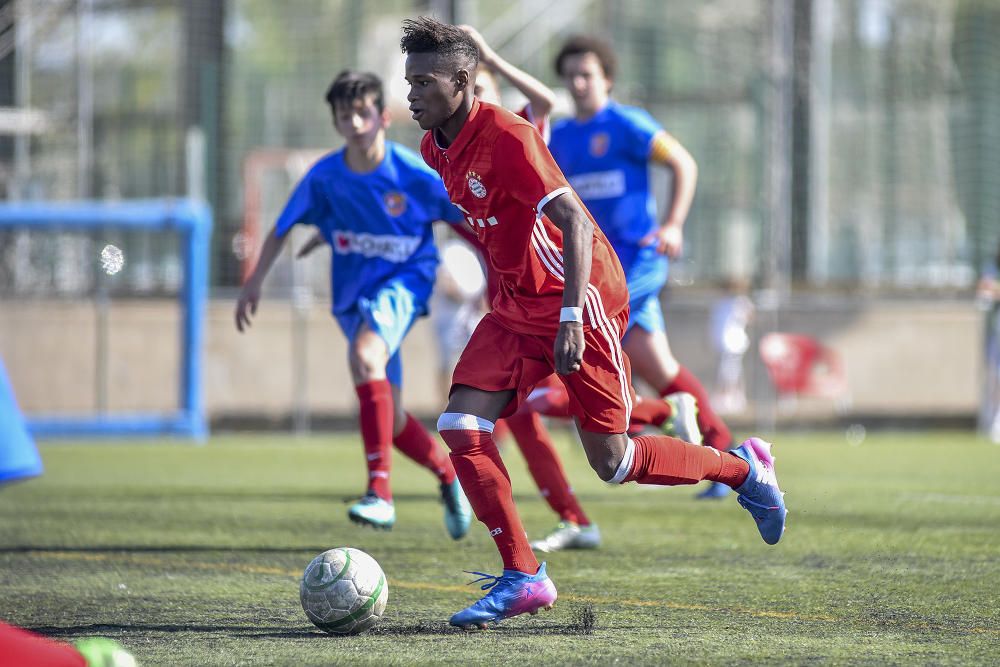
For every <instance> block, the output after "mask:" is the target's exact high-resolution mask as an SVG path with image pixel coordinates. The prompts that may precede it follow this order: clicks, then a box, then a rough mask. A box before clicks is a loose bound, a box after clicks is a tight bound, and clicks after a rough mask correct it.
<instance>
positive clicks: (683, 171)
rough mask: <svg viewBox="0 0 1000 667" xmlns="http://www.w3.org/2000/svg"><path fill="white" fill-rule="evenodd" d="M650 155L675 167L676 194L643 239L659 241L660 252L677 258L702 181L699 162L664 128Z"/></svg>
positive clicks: (650, 242)
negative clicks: (657, 223)
mask: <svg viewBox="0 0 1000 667" xmlns="http://www.w3.org/2000/svg"><path fill="white" fill-rule="evenodd" d="M649 159H650V161H651V162H654V163H655V164H659V165H663V166H665V167H667V168H668V169H670V170H672V171H673V173H674V196H673V200H672V201H671V202H670V206H668V207H667V211H666V215H665V216H664V219H663V222H662V224H661V225H660V227H659V228H658V229H657V230H656V231H654V232H653V233H651V234H650V235H649V236H647V237H646V238H645V239H643V243H644V244H646V245H652V244H656V250H657V252H659V253H660V254H665V255H667V256H668V257H670V258H676V257H678V256H680V254H681V251H682V250H683V248H684V221H685V220H687V216H688V212H689V211H690V210H691V203H692V202H693V201H694V193H695V189H696V188H697V185H698V163H697V162H695V160H694V157H692V156H691V153H689V152H688V150H687V149H686V148H684V146H683V145H682V144H681V143H680V142H679V141H677V139H675V138H674V137H673V136H671V135H670V134H669V133H668V132H666V131H663V130H661V131H660V132H657V133H656V136H654V137H653V140H652V142H651V143H650V150H649Z"/></svg>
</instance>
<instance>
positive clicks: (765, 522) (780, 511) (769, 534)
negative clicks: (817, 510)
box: [733, 438, 788, 544]
mask: <svg viewBox="0 0 1000 667" xmlns="http://www.w3.org/2000/svg"><path fill="white" fill-rule="evenodd" d="M733 454H735V455H736V456H738V457H740V458H741V459H743V460H744V461H746V462H747V463H749V464H750V474H749V475H747V478H746V481H745V482H743V484H741V485H740V486H739V487H738V488H737V489H736V493H738V494H739V496H738V497H737V498H736V500H737V502H739V504H740V505H742V506H743V508H744V509H746V510H747V511H748V512H750V515H751V516H752V517H753V520H754V521H756V522H757V530H759V531H760V536H761V537H762V538H764V541H765V542H767V543H768V544H777V543H778V540H780V539H781V534H782V533H784V532H785V516H786V515H787V514H788V510H786V509H785V499H784V495H785V494H784V493H782V492H781V489H779V488H778V478H777V477H775V475H774V457H773V456H771V443H769V442H764V441H763V440H761V439H760V438H750V439H749V440H747V441H746V442H744V443H743V444H742V445H740V446H739V447H737V448H736V449H734V450H733Z"/></svg>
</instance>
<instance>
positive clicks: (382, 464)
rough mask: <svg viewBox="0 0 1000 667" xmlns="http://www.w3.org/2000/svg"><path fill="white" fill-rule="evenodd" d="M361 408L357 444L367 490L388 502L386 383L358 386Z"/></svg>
mask: <svg viewBox="0 0 1000 667" xmlns="http://www.w3.org/2000/svg"><path fill="white" fill-rule="evenodd" d="M354 390H355V391H356V392H357V393H358V402H359V403H360V405H361V415H360V418H361V440H362V441H363V442H364V443H365V458H366V459H367V460H368V490H369V491H372V492H374V493H375V495H377V496H378V497H379V498H382V499H383V500H392V488H391V487H390V486H389V470H390V469H391V468H392V460H391V458H390V456H391V453H390V450H391V447H392V413H393V405H392V386H391V385H390V384H389V381H388V380H372V381H371V382H366V383H364V384H359V385H358V386H357V387H355V388H354Z"/></svg>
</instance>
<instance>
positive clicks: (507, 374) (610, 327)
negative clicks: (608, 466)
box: [452, 308, 635, 433]
mask: <svg viewBox="0 0 1000 667" xmlns="http://www.w3.org/2000/svg"><path fill="white" fill-rule="evenodd" d="M627 324H628V309H627V308H626V309H625V310H624V311H622V312H621V313H619V314H618V315H617V316H615V317H612V318H609V319H608V320H607V321H605V323H604V326H602V327H600V328H598V327H594V328H592V329H591V330H590V331H587V332H585V333H584V341H585V343H586V348H585V349H584V351H583V363H582V364H581V367H580V370H578V371H577V372H575V373H570V374H569V375H557V376H556V377H558V378H559V380H560V381H562V383H563V385H565V386H566V391H567V393H568V394H569V409H570V412H571V413H572V414H573V416H574V417H576V418H577V419H578V420H579V421H580V427H581V428H582V429H583V430H585V431H590V432H592V433H624V432H625V431H626V430H627V429H628V424H629V417H630V416H631V413H632V404H633V403H634V402H635V393H634V391H633V390H632V369H631V366H630V365H629V361H628V357H627V356H625V353H624V352H622V346H621V336H622V333H623V332H624V331H625V326H626V325H627ZM554 345H555V339H554V338H550V337H545V336H534V335H530V334H522V333H516V332H514V331H511V330H510V329H507V328H505V327H503V326H501V325H500V324H499V323H498V322H497V321H496V318H495V317H493V314H492V313H489V314H487V315H486V317H484V318H483V319H482V321H480V323H479V326H478V327H476V331H475V332H474V333H473V334H472V338H471V339H470V340H469V344H468V345H467V346H466V347H465V351H464V352H462V356H461V358H460V359H459V360H458V365H457V366H455V374H454V376H453V377H452V386H454V385H460V384H463V385H467V386H469V387H473V388H475V389H481V390H483V391H505V390H509V389H514V390H516V391H517V395H516V397H515V398H514V399H513V400H512V401H511V402H510V404H508V405H507V407H506V409H504V411H503V414H501V415H500V416H501V417H509V416H510V415H512V414H513V413H514V412H515V411H516V410H517V407H518V406H519V405H520V404H521V402H522V401H523V400H524V399H525V397H526V396H527V395H528V394H529V393H530V392H531V390H532V388H533V387H534V386H535V385H537V384H538V383H539V382H541V381H542V380H544V379H545V378H547V377H548V376H550V375H552V373H553V372H554V368H555V359H554V355H553V347H554Z"/></svg>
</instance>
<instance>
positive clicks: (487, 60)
mask: <svg viewBox="0 0 1000 667" xmlns="http://www.w3.org/2000/svg"><path fill="white" fill-rule="evenodd" d="M458 27H459V28H461V29H462V30H464V31H465V32H466V33H468V34H469V36H470V37H472V39H473V40H474V41H475V42H476V46H477V47H479V61H480V62H482V63H483V64H484V65H488V66H490V67H492V68H493V69H494V70H495V71H496V72H497V74H499V75H500V76H502V77H503V78H505V79H507V80H508V81H510V83H511V85H512V86H514V87H515V88H517V89H518V90H519V91H520V92H521V94H522V95H524V96H525V97H527V98H528V102H529V103H530V104H531V113H532V114H534V115H535V117H537V118H542V117H545V116H548V115H549V113H550V112H551V111H552V107H553V106H555V103H556V94H555V93H554V92H553V91H552V89H551V88H549V87H548V86H546V85H545V84H544V83H542V82H541V81H539V80H538V79H536V78H535V77H533V76H531V75H530V74H528V73H527V72H525V71H524V70H523V69H520V68H519V67H515V66H514V65H512V64H510V63H509V62H507V61H506V60H504V59H503V58H502V57H501V56H500V54H498V53H497V52H496V51H494V50H493V49H492V48H491V47H490V45H489V44H487V43H486V39H485V38H484V37H483V36H482V35H481V34H479V31H478V30H476V29H475V28H473V27H472V26H471V25H460V26H458Z"/></svg>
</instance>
